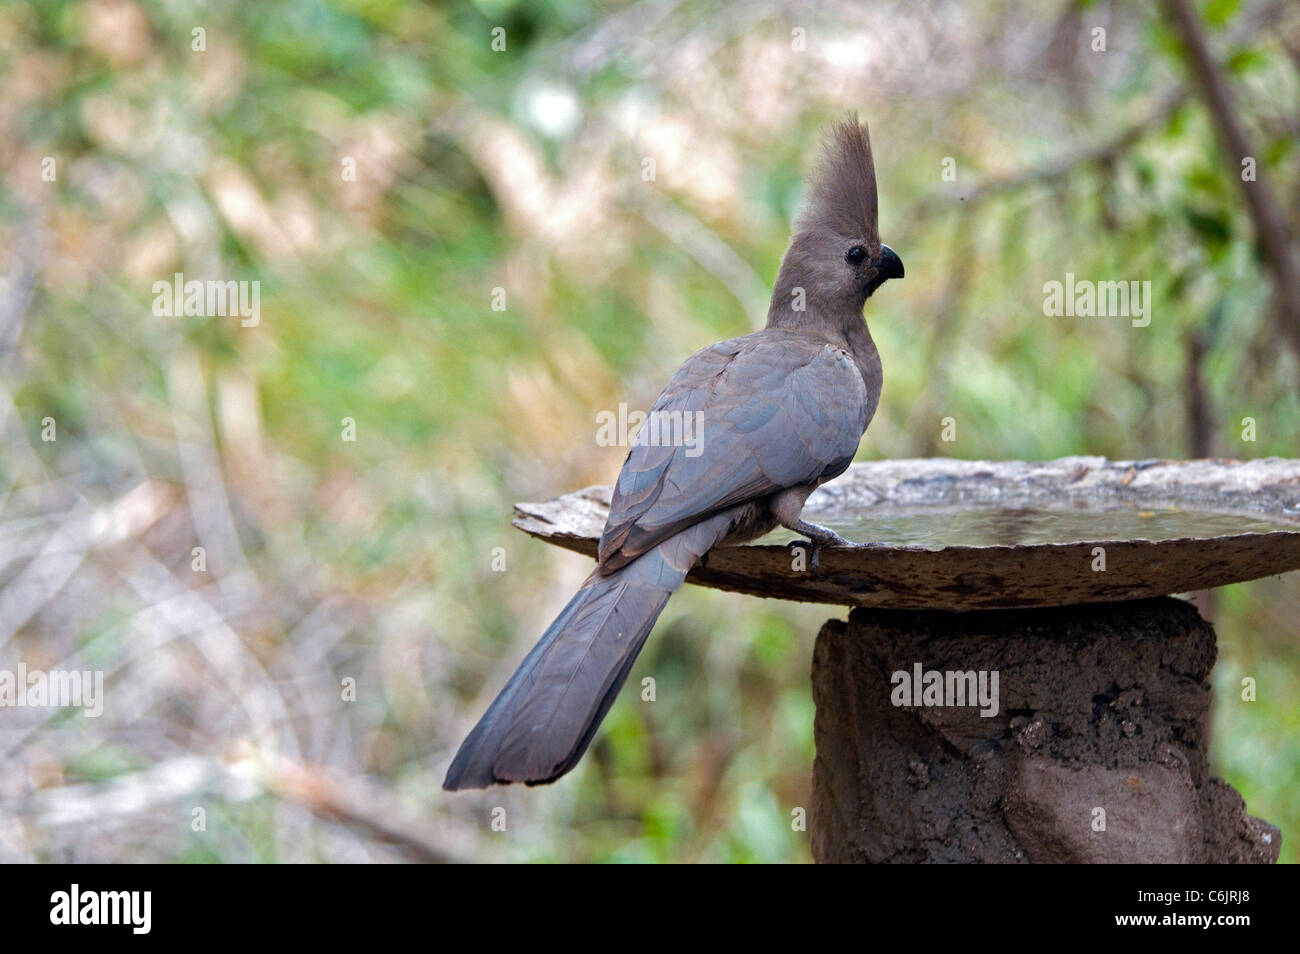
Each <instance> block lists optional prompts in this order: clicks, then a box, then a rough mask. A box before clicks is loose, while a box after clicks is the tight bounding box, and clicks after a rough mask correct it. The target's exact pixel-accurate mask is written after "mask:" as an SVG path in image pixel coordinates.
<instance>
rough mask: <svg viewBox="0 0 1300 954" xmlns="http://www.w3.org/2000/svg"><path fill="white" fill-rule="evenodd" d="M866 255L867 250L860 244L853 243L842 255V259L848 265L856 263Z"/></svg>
mask: <svg viewBox="0 0 1300 954" xmlns="http://www.w3.org/2000/svg"><path fill="white" fill-rule="evenodd" d="M866 257H867V250H866V249H865V248H863V247H862V246H861V245H855V246H853V247H852V248H851V249H849V250H848V252H847V253H845V255H844V261H846V262H848V263H849V264H850V265H857V264H858V263H860V262H861V261H862V260H863V259H864V258H866Z"/></svg>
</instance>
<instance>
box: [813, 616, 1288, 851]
mask: <svg viewBox="0 0 1300 954" xmlns="http://www.w3.org/2000/svg"><path fill="white" fill-rule="evenodd" d="M1214 657H1215V636H1214V630H1213V629H1212V628H1211V627H1210V625H1209V624H1208V623H1206V622H1205V621H1204V620H1203V619H1201V617H1200V616H1199V615H1198V614H1197V612H1196V610H1195V608H1194V607H1192V606H1191V605H1190V604H1188V603H1186V602H1184V601H1182V600H1176V599H1172V598H1168V597H1165V598H1160V599H1152V600H1142V601H1136V602H1124V603H1109V604H1092V605H1083V606H1069V607H1061V608H1054V609H1034V610H997V611H986V612H968V613H941V612H923V611H903V610H864V609H858V610H854V611H853V613H852V614H851V616H850V617H849V620H848V622H847V623H845V622H841V621H839V620H831V621H830V622H828V623H826V625H825V626H823V627H822V630H821V633H820V634H819V635H818V637H817V647H816V651H815V653H814V657H813V696H814V699H815V701H816V704H817V719H816V741H817V760H816V763H815V766H814V769H813V804H812V815H811V819H810V821H811V825H810V828H811V831H812V852H813V857H814V858H815V859H816V860H817V861H819V862H1088V863H1098V862H1112V863H1114V862H1181V863H1187V862H1212V863H1225V862H1226V863H1251V862H1254V863H1269V862H1275V861H1277V856H1278V851H1279V849H1280V848H1281V842H1282V838H1281V833H1280V832H1279V831H1278V830H1277V828H1275V827H1274V826H1272V825H1270V824H1268V823H1267V822H1264V821H1261V820H1260V819H1258V818H1254V817H1252V816H1250V815H1248V814H1247V813H1246V806H1245V803H1244V802H1243V801H1242V798H1241V796H1240V795H1238V794H1237V792H1236V791H1235V790H1234V789H1232V788H1231V787H1229V786H1228V785H1227V783H1225V782H1224V781H1222V780H1221V779H1217V778H1211V777H1210V769H1209V763H1208V760H1207V756H1206V753H1207V746H1208V717H1209V708H1210V686H1209V682H1208V677H1209V673H1210V669H1211V667H1212V666H1213V665H1214ZM915 663H921V664H922V666H923V669H924V670H940V671H961V672H966V671H970V670H974V671H979V670H985V671H993V670H996V671H997V672H998V711H997V714H996V715H994V716H992V717H988V718H985V717H982V716H981V715H980V710H979V708H978V706H972V707H926V706H920V705H912V706H910V707H909V706H895V705H894V704H893V703H892V702H891V694H893V695H894V696H895V697H896V698H897V697H898V696H899V694H900V693H901V691H902V690H901V689H896V685H897V682H896V681H891V676H892V674H893V673H895V672H899V671H901V672H905V673H906V674H907V680H906V684H907V686H908V687H911V685H912V683H913V680H912V675H913V669H914V664H915Z"/></svg>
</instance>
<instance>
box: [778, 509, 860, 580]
mask: <svg viewBox="0 0 1300 954" xmlns="http://www.w3.org/2000/svg"><path fill="white" fill-rule="evenodd" d="M788 529H790V530H793V531H794V532H795V533H802V534H803V535H804V536H805V537H807V538H808V542H807V543H806V544H805V543H804V541H803V540H794V541H792V542H791V543H790V544H789V546H792V547H793V546H805V545H806V546H807V547H808V548H809V549H810V550H811V551H812V553H811V558H810V559H809V561H808V568H809V569H810V570H812V575H813V579H814V580H815V579H817V576H818V572H819V571H820V570H821V553H822V547H850V546H853V544H852V543H850V542H849V541H848V540H845V539H844V538H843V537H842V536H840V535H839V534H838V533H836V532H835V531H834V530H831V529H829V528H828V527H821V526H818V525H817V524H815V523H809V522H808V521H807V520H796V521H795V522H794V525H793V526H791V527H789V528H788Z"/></svg>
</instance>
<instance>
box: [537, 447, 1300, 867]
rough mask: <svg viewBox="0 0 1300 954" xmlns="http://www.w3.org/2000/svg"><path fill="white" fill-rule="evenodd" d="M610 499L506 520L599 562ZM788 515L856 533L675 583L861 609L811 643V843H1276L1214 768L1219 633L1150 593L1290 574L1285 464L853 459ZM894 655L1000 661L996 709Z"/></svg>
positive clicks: (1000, 850) (916, 853) (1125, 848)
mask: <svg viewBox="0 0 1300 954" xmlns="http://www.w3.org/2000/svg"><path fill="white" fill-rule="evenodd" d="M608 504H609V489H608V488H601V487H590V488H587V489H585V490H581V491H577V492H575V493H572V494H568V495H566V496H564V497H560V498H557V499H555V500H552V501H548V502H546V503H540V504H518V505H517V506H516V515H515V521H514V522H515V525H516V526H517V527H519V528H520V529H521V530H524V531H525V532H527V533H530V534H532V535H533V536H536V537H540V538H542V539H544V540H547V541H548V542H550V543H554V544H557V545H559V546H563V547H566V548H568V549H571V550H576V551H578V552H582V553H586V554H588V555H591V556H594V555H595V552H596V545H597V541H598V540H599V537H600V532H601V530H602V528H603V526H604V522H605V516H606V513H607V510H608ZM804 517H805V519H808V520H811V521H813V522H814V523H820V524H823V525H826V526H830V527H831V528H833V529H835V530H837V531H838V532H839V533H841V534H842V535H843V536H845V537H846V538H848V539H849V540H851V541H854V543H855V544H856V545H855V546H852V547H839V548H828V549H826V550H824V551H823V552H822V553H821V558H820V563H819V566H818V570H817V572H816V574H814V573H812V572H811V571H810V569H809V568H808V562H809V561H808V560H807V559H806V554H803V553H802V552H801V550H800V549H799V548H798V544H797V542H796V541H797V540H798V538H797V537H795V536H794V535H793V534H790V533H788V532H786V531H780V532H778V533H774V534H770V535H768V536H767V537H764V538H763V539H761V540H758V541H756V542H754V543H752V544H747V545H743V546H737V547H716V548H715V549H714V550H713V551H711V552H710V553H709V554H708V556H707V558H706V560H705V561H704V562H703V563H702V564H701V565H699V566H697V567H696V568H695V569H694V570H693V571H692V572H691V574H690V576H689V577H688V580H689V581H690V582H694V583H697V584H700V585H703V586H712V587H716V588H719V589H726V590H734V591H737V592H742V593H748V594H752V595H756V596H765V597H776V598H780V599H790V600H800V601H805V602H820V603H832V604H838V605H844V606H852V607H857V609H855V610H854V611H853V612H852V613H851V615H850V617H849V619H848V621H847V622H844V621H841V620H831V621H829V622H828V623H827V624H826V625H825V626H823V627H822V630H821V633H820V634H819V636H818V640H817V646H816V649H815V651H814V663H813V694H814V698H815V700H816V702H817V720H816V733H815V734H816V740H817V760H816V763H815V766H814V800H813V806H812V816H811V826H810V830H811V832H812V840H813V854H814V857H816V858H817V859H818V860H819V861H961V860H972V861H1275V860H1276V858H1277V853H1278V849H1279V847H1280V843H1281V838H1280V833H1279V832H1278V831H1277V829H1275V828H1273V826H1271V825H1268V824H1267V823H1266V822H1263V821H1260V820H1259V819H1256V818H1253V817H1251V816H1250V815H1248V814H1246V812H1245V808H1244V804H1243V803H1242V801H1241V798H1240V796H1239V795H1237V793H1236V792H1235V791H1234V790H1232V789H1231V788H1229V787H1228V786H1227V785H1226V784H1225V783H1224V782H1222V781H1220V780H1218V779H1214V778H1211V777H1210V775H1209V768H1208V760H1207V757H1206V752H1207V749H1208V733H1207V723H1208V711H1209V702H1210V692H1209V682H1208V678H1209V672H1210V669H1211V667H1212V665H1213V661H1214V655H1215V646H1214V632H1213V629H1212V628H1211V627H1210V625H1209V624H1208V623H1206V622H1205V621H1204V620H1203V619H1201V617H1200V616H1199V614H1198V613H1197V612H1196V610H1195V609H1194V608H1193V607H1192V606H1191V605H1190V604H1188V603H1186V602H1185V601H1182V600H1174V599H1169V598H1168V594H1180V593H1190V592H1193V591H1197V590H1202V589H1208V588H1211V587H1216V586H1222V585H1225V584H1227V583H1235V582H1241V581H1245V580H1251V579H1256V578H1259V577H1263V576H1271V575H1275V574H1279V573H1284V572H1287V571H1290V570H1296V569H1300V461H1296V460H1282V459H1277V458H1270V459H1266V460H1256V461H1249V462H1238V461H1223V460H1198V461H1166V460H1149V461H1132V462H1119V461H1107V460H1105V459H1104V458H1098V457H1072V458H1064V459H1061V460H1055V461H1046V462H1022V461H1001V462H983V461H958V460H949V459H926V460H902V461H884V462H879V463H867V464H856V465H854V466H853V467H852V468H850V470H849V471H848V472H847V473H846V474H844V475H843V476H842V477H840V478H839V479H838V480H836V481H834V482H833V483H831V484H829V485H827V486H825V487H823V488H821V489H820V490H818V491H817V492H816V493H814V494H813V495H812V496H811V497H810V498H809V500H808V505H807V507H806V508H805V510H804ZM792 545H793V547H794V549H792ZM974 610H986V611H988V612H972V611H974ZM914 671H915V673H916V679H915V687H916V688H917V689H920V688H921V686H922V682H923V678H922V677H923V674H924V673H928V672H931V671H933V672H937V673H939V674H940V677H939V678H944V677H945V676H947V678H948V680H949V683H952V682H954V681H955V682H957V683H960V682H961V681H962V677H963V674H967V673H971V674H975V675H978V674H980V673H983V674H985V675H987V674H990V673H994V672H996V673H997V676H998V682H997V687H998V689H997V695H998V697H999V698H998V704H997V711H996V712H993V713H989V712H988V711H987V710H988V708H989V707H987V706H986V707H985V714H981V712H980V710H979V708H978V707H976V706H974V705H969V704H959V705H955V704H953V702H954V697H953V696H952V694H951V693H949V695H948V696H947V697H944V698H943V699H941V700H940V704H933V700H930V701H924V700H923V699H922V698H921V695H920V694H919V693H918V695H917V697H916V698H915V699H909V698H902V699H900V697H899V695H898V693H899V692H901V691H902V689H901V687H902V685H903V683H907V684H908V686H907V688H908V689H911V688H912V685H913V681H912V679H911V678H907V679H904V678H901V677H900V676H899V674H900V673H902V674H912V673H913V672H914ZM954 673H956V674H958V676H957V678H956V679H955V680H954V679H953V677H952V676H951V674H954ZM971 685H972V686H973V685H974V683H973V682H972V683H971ZM944 701H946V702H947V703H948V704H942V703H943V702H944Z"/></svg>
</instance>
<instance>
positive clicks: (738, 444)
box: [600, 329, 867, 564]
mask: <svg viewBox="0 0 1300 954" xmlns="http://www.w3.org/2000/svg"><path fill="white" fill-rule="evenodd" d="M866 405H867V401H866V385H865V384H864V383H863V381H862V375H861V374H860V373H859V372H858V369H857V366H856V365H855V364H854V362H853V360H852V358H851V357H850V356H849V354H848V353H847V352H846V351H844V350H843V349H842V348H838V347H836V346H834V345H832V344H829V343H827V342H825V341H824V340H821V339H818V338H814V337H812V336H809V335H804V334H800V333H797V332H791V331H786V330H783V329H767V330H764V331H760V332H757V333H755V334H752V335H747V336H745V337H743V338H734V339H732V340H730V341H723V342H721V343H719V344H716V345H714V346H713V347H711V348H706V349H704V350H703V351H700V352H698V353H697V354H695V355H693V356H692V357H691V358H689V359H688V360H687V361H686V363H685V364H683V365H682V367H681V369H680V370H679V371H678V372H677V374H676V375H674V376H673V379H672V381H670V382H669V384H668V387H667V388H665V389H664V392H663V394H661V395H660V397H659V400H658V401H656V402H655V405H654V408H653V409H652V411H651V413H650V415H649V417H648V419H647V421H646V423H645V424H644V425H643V426H642V430H641V432H639V434H638V436H637V438H636V439H635V440H634V442H633V446H632V449H631V451H630V452H629V453H628V456H627V460H626V461H625V462H624V464H623V470H622V472H621V473H620V474H619V478H618V483H617V484H616V485H615V488H614V495H613V500H612V501H611V503H610V512H609V519H608V521H607V523H606V525H605V531H604V533H603V534H602V536H601V540H600V561H601V563H602V564H605V563H606V561H608V560H610V559H611V558H616V562H618V563H623V562H626V561H627V559H629V558H631V557H635V556H637V555H639V554H641V553H644V552H645V551H646V550H648V549H650V548H651V547H653V546H655V545H656V544H657V543H659V542H661V541H662V540H665V539H667V538H668V537H670V536H672V535H674V534H676V533H678V532H680V531H681V530H683V529H685V528H686V527H688V526H691V525H692V524H694V523H696V522H697V521H699V520H701V519H703V518H705V517H707V516H709V515H711V514H714V513H717V512H719V511H721V510H724V509H727V508H729V507H734V506H736V505H738V504H742V503H745V502H747V501H752V500H759V499H761V498H764V497H767V496H769V495H771V494H772V493H774V492H776V491H778V490H782V489H785V488H787V487H797V486H803V485H806V484H810V483H816V482H818V481H819V480H822V479H829V478H830V477H833V476H835V475H837V474H839V473H841V472H842V471H843V470H844V469H845V468H847V467H848V465H849V463H850V462H851V461H852V459H853V455H854V454H855V453H856V452H857V447H858V441H859V440H860V439H861V438H862V433H863V431H865V430H866V426H867V417H866ZM678 415H680V417H679V416H678ZM679 425H680V428H681V429H679V430H678V431H677V434H678V436H679V437H680V438H685V439H678V440H676V441H671V440H670V441H663V440H662V438H664V437H665V436H669V437H671V436H672V433H673V428H675V427H679ZM687 427H689V428H690V429H689V430H688V429H686V428H687ZM656 440H658V442H657V443H656Z"/></svg>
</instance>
